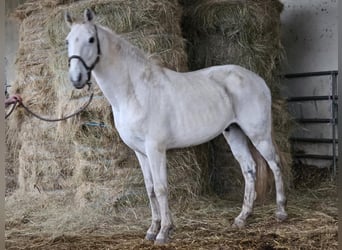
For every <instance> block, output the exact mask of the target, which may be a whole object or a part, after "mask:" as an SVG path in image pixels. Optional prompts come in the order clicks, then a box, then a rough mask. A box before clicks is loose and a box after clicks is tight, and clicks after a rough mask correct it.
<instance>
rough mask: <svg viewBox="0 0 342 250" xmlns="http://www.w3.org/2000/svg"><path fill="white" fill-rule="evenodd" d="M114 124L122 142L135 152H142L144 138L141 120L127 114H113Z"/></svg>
mask: <svg viewBox="0 0 342 250" xmlns="http://www.w3.org/2000/svg"><path fill="white" fill-rule="evenodd" d="M114 122H115V127H116V129H117V131H118V132H119V135H120V137H121V139H122V140H123V142H124V143H125V144H126V145H127V146H128V147H130V148H131V149H133V150H135V151H140V152H141V151H143V144H144V137H145V136H144V135H145V133H144V126H143V125H144V123H143V119H141V118H139V117H132V116H130V115H127V114H126V115H123V114H117V115H115V114H114Z"/></svg>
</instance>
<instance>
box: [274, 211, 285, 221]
mask: <svg viewBox="0 0 342 250" xmlns="http://www.w3.org/2000/svg"><path fill="white" fill-rule="evenodd" d="M275 216H276V219H277V221H279V222H282V221H284V220H286V219H287V217H288V215H287V213H286V212H285V211H284V212H283V211H278V212H276V214H275Z"/></svg>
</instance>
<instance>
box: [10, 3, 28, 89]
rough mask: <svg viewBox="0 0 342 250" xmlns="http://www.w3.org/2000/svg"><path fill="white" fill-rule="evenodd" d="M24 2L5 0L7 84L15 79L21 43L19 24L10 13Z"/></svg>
mask: <svg viewBox="0 0 342 250" xmlns="http://www.w3.org/2000/svg"><path fill="white" fill-rule="evenodd" d="M23 2H25V0H6V1H5V13H6V18H5V77H6V83H7V84H11V82H12V81H14V80H15V74H16V71H15V59H16V54H17V50H18V45H19V24H18V22H17V21H14V20H13V19H11V18H9V15H10V13H11V12H12V11H13V10H14V9H15V8H16V7H17V6H18V5H19V4H21V3H23ZM9 90H10V89H9Z"/></svg>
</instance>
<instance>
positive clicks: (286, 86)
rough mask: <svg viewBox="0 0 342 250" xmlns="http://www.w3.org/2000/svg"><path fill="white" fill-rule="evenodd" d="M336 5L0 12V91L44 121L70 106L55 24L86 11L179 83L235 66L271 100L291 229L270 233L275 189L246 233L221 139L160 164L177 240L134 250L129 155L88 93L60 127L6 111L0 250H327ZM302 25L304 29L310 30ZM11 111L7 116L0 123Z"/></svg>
mask: <svg viewBox="0 0 342 250" xmlns="http://www.w3.org/2000/svg"><path fill="white" fill-rule="evenodd" d="M336 5H337V3H336V1H325V2H322V1H312V2H310V3H307V4H304V3H298V2H297V1H294V0H144V1H135V0H125V1H123V0H78V1H77V0H42V1H34V0H15V1H13V0H11V1H9V0H6V1H5V6H6V23H5V28H6V30H5V31H6V33H5V39H6V47H5V50H6V55H5V63H6V67H5V74H6V83H5V89H6V91H7V92H8V94H9V95H13V94H20V95H21V97H22V98H23V102H24V103H25V104H26V105H27V106H28V107H30V109H32V110H34V111H35V112H37V113H39V114H41V115H42V116H44V117H62V116H66V115H67V114H70V113H72V112H73V111H75V110H77V109H78V108H79V107H81V106H82V105H83V104H84V103H85V102H86V101H87V98H88V96H89V92H88V91H87V90H75V89H74V88H73V87H72V85H71V84H70V82H69V79H68V76H67V72H68V58H67V53H66V47H65V42H64V41H65V37H66V35H67V33H68V30H69V28H68V26H67V25H66V24H65V21H64V12H65V11H66V10H68V11H69V12H70V13H72V14H73V15H74V16H82V13H83V11H84V9H85V8H91V9H92V10H93V11H94V12H95V13H96V22H97V23H99V24H101V25H104V26H107V27H109V28H110V29H112V30H114V31H115V32H117V33H118V34H120V35H122V36H123V37H124V38H126V39H127V40H128V41H130V42H131V43H133V44H134V45H135V46H137V47H139V48H140V49H142V50H143V51H144V52H145V53H146V54H148V55H150V57H152V58H153V59H154V60H155V61H156V62H158V63H160V64H161V65H163V66H165V67H167V68H170V69H173V70H176V71H180V72H186V71H193V70H197V69H201V68H206V67H210V66H214V65H224V64H238V65H241V66H243V67H246V68H247V69H250V70H252V71H254V72H256V73H258V74H259V75H260V76H261V77H262V78H264V79H265V81H266V82H267V84H268V86H269V88H270V89H271V92H272V100H273V101H272V115H273V125H274V133H273V134H274V138H275V142H276V144H277V146H278V148H277V150H278V152H279V155H280V156H281V157H280V158H281V163H282V173H283V176H284V180H285V186H286V194H287V200H288V201H287V210H288V213H289V218H288V219H287V220H286V221H285V222H282V223H279V222H277V221H276V219H275V217H274V211H275V207H276V204H275V190H274V180H273V178H272V174H271V172H270V171H269V170H268V166H267V163H266V162H265V160H264V159H263V158H262V157H261V156H260V155H258V154H255V155H254V159H255V161H256V163H257V167H258V169H259V170H260V171H266V174H267V175H268V177H269V181H268V182H263V183H260V182H259V183H258V182H257V192H258V196H257V200H256V204H255V207H254V212H253V215H252V216H251V217H250V218H249V219H248V225H247V226H246V228H244V229H235V228H233V227H232V226H231V225H232V222H233V220H234V218H235V216H237V214H238V213H239V211H240V209H241V202H242V200H243V190H244V180H243V176H242V174H241V170H240V167H239V165H238V163H237V161H236V160H235V159H234V157H233V155H232V153H231V151H230V149H229V147H228V145H227V144H226V142H225V140H224V138H223V137H222V136H219V137H217V138H215V139H214V140H212V141H210V142H208V143H206V144H203V145H199V146H195V147H190V148H186V149H177V150H171V151H170V152H168V155H167V157H168V158H167V160H168V162H167V165H168V174H169V179H168V183H169V199H170V206H171V210H172V212H173V217H174V222H175V226H176V228H175V230H174V232H173V234H172V237H171V241H170V243H168V244H166V245H163V246H156V245H154V244H153V242H149V241H146V240H144V235H145V232H146V230H147V228H148V226H149V223H150V216H151V215H150V208H149V203H148V198H147V195H146V191H145V187H144V180H143V176H142V173H141V170H140V167H139V164H138V161H137V160H136V158H135V155H134V152H133V151H132V150H131V149H129V148H128V147H127V146H126V145H125V144H124V143H123V142H122V140H121V139H120V137H119V134H118V132H117V131H116V129H115V124H114V121H113V114H112V110H111V107H110V105H109V103H108V102H107V101H106V99H105V97H104V96H103V94H102V92H101V90H100V89H99V88H98V86H97V85H96V83H95V84H94V86H93V87H92V91H93V92H94V98H93V101H92V103H91V104H90V105H89V107H87V109H86V110H85V111H83V112H82V113H81V114H80V115H78V116H76V117H73V118H71V119H68V120H66V121H62V122H56V123H49V122H44V121H41V120H39V119H36V118H35V117H33V116H32V115H30V114H28V113H27V112H26V111H25V110H24V109H23V108H22V107H20V106H17V107H16V108H15V110H14V111H13V113H12V114H11V115H10V116H9V117H8V119H6V147H7V154H6V162H5V165H6V169H5V171H6V173H5V174H6V175H5V180H6V196H5V212H6V221H5V245H6V249H337V248H338V243H337V231H338V226H337V225H338V224H337V217H338V209H337V190H336V176H337V173H338V167H337V162H338V155H337V148H338V139H337V138H338V135H337V84H338V83H337V75H338V71H337V53H336V51H337V8H336ZM308 20H309V21H310V22H308ZM7 112H8V110H7Z"/></svg>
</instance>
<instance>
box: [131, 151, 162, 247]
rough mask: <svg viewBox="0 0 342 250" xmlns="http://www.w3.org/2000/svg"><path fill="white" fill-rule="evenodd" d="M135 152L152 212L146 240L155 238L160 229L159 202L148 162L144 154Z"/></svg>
mask: <svg viewBox="0 0 342 250" xmlns="http://www.w3.org/2000/svg"><path fill="white" fill-rule="evenodd" d="M135 154H136V156H137V158H138V161H139V164H140V167H141V170H142V172H143V175H144V181H145V187H146V191H147V195H148V198H149V200H150V206H151V212H152V223H151V226H150V227H149V229H148V230H147V233H146V237H145V238H146V239H147V240H155V239H156V237H157V234H158V232H159V230H160V220H161V219H160V212H159V204H158V201H157V198H156V195H155V192H154V187H153V179H152V173H151V169H150V164H149V162H148V159H147V157H146V155H143V154H141V153H139V152H135Z"/></svg>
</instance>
